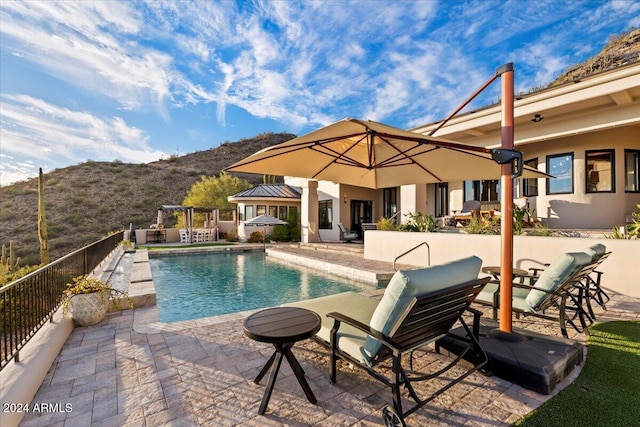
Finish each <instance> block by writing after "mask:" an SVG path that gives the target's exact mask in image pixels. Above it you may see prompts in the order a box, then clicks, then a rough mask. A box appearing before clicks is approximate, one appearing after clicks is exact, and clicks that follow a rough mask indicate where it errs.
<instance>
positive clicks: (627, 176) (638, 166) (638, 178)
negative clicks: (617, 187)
mask: <svg viewBox="0 0 640 427" xmlns="http://www.w3.org/2000/svg"><path fill="white" fill-rule="evenodd" d="M624 191H625V192H627V193H640V150H624Z"/></svg>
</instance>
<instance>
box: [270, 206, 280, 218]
mask: <svg viewBox="0 0 640 427" xmlns="http://www.w3.org/2000/svg"><path fill="white" fill-rule="evenodd" d="M269 216H272V217H274V218H278V207H277V206H269Z"/></svg>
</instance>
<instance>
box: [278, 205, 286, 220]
mask: <svg viewBox="0 0 640 427" xmlns="http://www.w3.org/2000/svg"><path fill="white" fill-rule="evenodd" d="M278 219H281V220H283V221H286V220H287V207H286V206H278Z"/></svg>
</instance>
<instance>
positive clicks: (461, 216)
mask: <svg viewBox="0 0 640 427" xmlns="http://www.w3.org/2000/svg"><path fill="white" fill-rule="evenodd" d="M480 206H481V203H480V202H479V201H478V200H467V201H466V202H464V203H463V204H462V210H460V211H454V212H453V217H454V218H455V220H456V221H463V222H466V221H470V220H471V218H473V217H474V216H480Z"/></svg>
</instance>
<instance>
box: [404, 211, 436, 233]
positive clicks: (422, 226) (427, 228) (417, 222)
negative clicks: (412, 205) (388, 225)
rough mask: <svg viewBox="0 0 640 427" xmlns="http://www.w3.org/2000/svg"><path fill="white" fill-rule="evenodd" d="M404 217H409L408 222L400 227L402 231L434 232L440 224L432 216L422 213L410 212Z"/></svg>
mask: <svg viewBox="0 0 640 427" xmlns="http://www.w3.org/2000/svg"><path fill="white" fill-rule="evenodd" d="M404 216H405V217H408V220H407V222H406V223H404V224H401V225H400V226H399V227H398V230H400V231H418V232H432V231H436V230H437V229H438V224H437V223H436V220H435V219H434V218H433V217H432V216H431V215H425V214H423V213H421V212H415V213H412V212H409V213H406V214H404Z"/></svg>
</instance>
